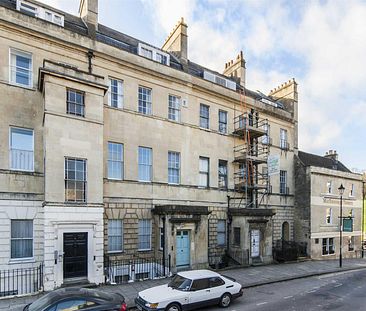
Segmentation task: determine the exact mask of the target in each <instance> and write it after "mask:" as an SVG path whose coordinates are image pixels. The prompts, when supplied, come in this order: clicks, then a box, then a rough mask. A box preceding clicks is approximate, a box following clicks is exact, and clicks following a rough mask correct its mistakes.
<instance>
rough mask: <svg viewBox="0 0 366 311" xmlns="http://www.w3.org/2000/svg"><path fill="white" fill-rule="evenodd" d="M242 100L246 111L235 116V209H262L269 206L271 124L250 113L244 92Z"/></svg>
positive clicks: (242, 92) (242, 105)
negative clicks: (268, 132)
mask: <svg viewBox="0 0 366 311" xmlns="http://www.w3.org/2000/svg"><path fill="white" fill-rule="evenodd" d="M240 98H241V100H240V108H241V110H242V111H240V110H239V111H238V110H237V109H235V114H236V115H234V131H233V135H234V136H236V138H235V145H234V167H235V172H234V186H235V192H236V195H235V196H236V197H235V198H233V199H235V200H232V201H233V202H232V203H233V204H232V206H231V207H232V208H258V207H259V206H260V205H261V206H263V205H267V204H268V188H269V186H268V169H267V160H268V154H269V146H268V143H266V141H263V137H264V136H265V135H267V132H266V129H267V126H268V120H267V119H262V118H260V117H259V114H258V112H257V111H255V110H254V109H250V110H249V109H247V107H246V104H245V94H244V91H241V95H240ZM263 142H265V143H263Z"/></svg>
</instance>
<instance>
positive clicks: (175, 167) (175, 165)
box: [168, 151, 181, 185]
mask: <svg viewBox="0 0 366 311" xmlns="http://www.w3.org/2000/svg"><path fill="white" fill-rule="evenodd" d="M170 155H172V156H173V157H174V162H172V161H169V159H170ZM176 159H178V161H176ZM180 162H181V161H180V153H179V152H176V151H168V184H171V185H179V184H180ZM172 164H173V165H172ZM170 170H175V171H178V182H173V181H171V180H170V176H172V175H171V174H170Z"/></svg>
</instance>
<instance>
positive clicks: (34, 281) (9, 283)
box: [0, 263, 43, 297]
mask: <svg viewBox="0 0 366 311" xmlns="http://www.w3.org/2000/svg"><path fill="white" fill-rule="evenodd" d="M41 290H43V263H42V264H40V265H39V266H38V267H33V268H19V269H10V270H0V297H6V296H14V295H25V294H34V293H37V292H39V291H41Z"/></svg>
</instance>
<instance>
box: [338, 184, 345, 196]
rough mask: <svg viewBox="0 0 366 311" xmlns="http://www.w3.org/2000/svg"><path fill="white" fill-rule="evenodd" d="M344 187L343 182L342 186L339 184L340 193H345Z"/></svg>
mask: <svg viewBox="0 0 366 311" xmlns="http://www.w3.org/2000/svg"><path fill="white" fill-rule="evenodd" d="M344 189H345V188H344V187H343V184H341V185H340V186H339V188H338V191H339V195H343V193H344Z"/></svg>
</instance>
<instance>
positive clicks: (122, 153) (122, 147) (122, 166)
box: [107, 141, 124, 180]
mask: <svg viewBox="0 0 366 311" xmlns="http://www.w3.org/2000/svg"><path fill="white" fill-rule="evenodd" d="M110 144H112V145H120V146H121V159H120V160H115V159H112V158H110V156H111V155H110V154H109V145H110ZM110 162H120V163H121V178H116V177H111V176H110V175H109V173H110V172H109V163H110ZM107 178H108V179H111V180H123V179H124V145H123V144H121V143H116V142H112V141H109V142H108V144H107Z"/></svg>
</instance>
